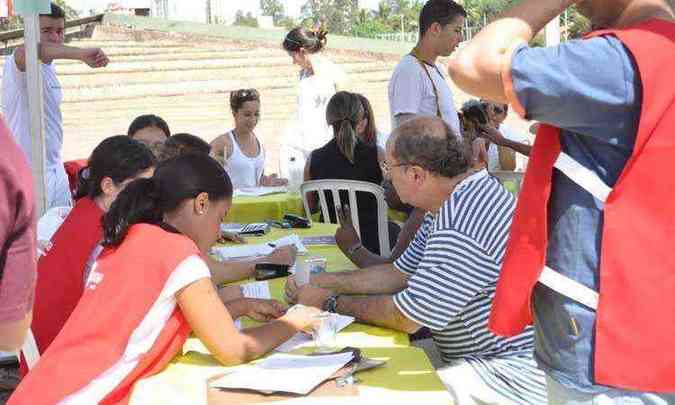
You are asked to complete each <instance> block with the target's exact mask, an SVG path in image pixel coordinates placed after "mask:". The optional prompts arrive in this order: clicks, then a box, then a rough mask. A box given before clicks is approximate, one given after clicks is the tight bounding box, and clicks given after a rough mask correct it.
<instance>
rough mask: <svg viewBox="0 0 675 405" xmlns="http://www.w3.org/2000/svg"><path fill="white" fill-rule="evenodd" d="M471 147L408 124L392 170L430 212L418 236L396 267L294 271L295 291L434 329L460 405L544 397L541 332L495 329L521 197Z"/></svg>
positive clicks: (439, 125) (376, 319) (359, 314)
mask: <svg viewBox="0 0 675 405" xmlns="http://www.w3.org/2000/svg"><path fill="white" fill-rule="evenodd" d="M465 151H466V149H465V147H464V146H463V145H462V144H461V141H459V140H458V138H457V137H456V136H455V135H454V134H453V133H452V131H451V130H450V128H449V127H448V125H447V124H445V123H444V122H443V121H442V120H440V119H438V118H428V117H425V118H422V117H420V118H416V119H413V120H411V121H408V122H406V123H404V124H403V125H402V126H401V127H399V128H398V129H397V130H396V131H395V132H394V133H393V134H392V136H391V138H390V139H389V141H388V142H387V151H386V152H387V153H386V164H385V168H384V169H385V170H384V172H385V175H388V176H390V177H391V180H392V182H393V184H394V187H395V188H396V190H397V191H398V193H399V195H400V196H401V199H402V200H403V201H404V202H406V203H409V204H411V205H413V206H415V207H417V208H421V209H424V210H425V211H427V216H426V218H425V221H424V223H423V224H422V226H421V227H420V229H419V231H418V232H417V235H416V237H415V239H414V240H413V241H412V243H411V244H410V246H409V247H408V249H407V250H406V252H405V253H404V254H403V255H402V256H401V257H400V258H399V259H398V260H396V262H395V263H394V264H386V265H381V266H375V267H371V268H367V269H363V270H356V271H351V272H344V273H324V274H320V275H316V276H313V277H312V279H311V282H310V284H309V285H305V286H303V287H301V288H298V287H297V285H296V284H295V282H294V280H293V279H292V278H291V279H290V280H289V282H288V283H287V285H286V295H287V297H288V299H289V301H297V302H300V303H302V304H305V305H313V306H318V307H321V308H323V309H325V310H328V311H333V312H338V313H341V314H347V315H352V316H355V317H356V318H357V319H358V320H359V321H361V322H364V323H370V324H374V325H378V326H383V327H387V328H392V329H397V330H401V331H404V332H408V333H414V332H415V331H417V330H418V329H419V328H421V327H423V326H426V327H428V328H429V329H431V332H432V337H433V340H434V342H435V344H436V346H437V348H438V350H439V352H440V354H441V357H442V359H443V362H444V364H443V366H442V367H440V368H439V369H438V374H439V376H440V377H441V379H442V380H443V382H444V384H445V385H446V387H447V388H448V390H449V391H450V392H451V394H453V396H454V398H455V402H456V403H457V404H460V405H462V404H477V403H481V404H484V403H487V404H543V403H546V389H545V383H544V374H543V373H542V372H540V371H539V370H537V368H536V365H535V363H534V361H533V358H532V351H533V346H534V342H533V340H534V339H533V334H532V330H531V329H528V330H526V331H525V332H524V333H522V334H521V335H518V336H515V337H512V338H501V337H498V336H496V335H494V334H492V333H491V332H490V331H489V330H488V329H487V321H488V316H489V312H490V306H491V303H492V299H493V296H494V291H495V287H496V283H497V279H498V277H499V271H500V267H501V263H502V259H503V257H504V251H505V247H506V241H507V238H508V234H509V227H510V225H511V217H512V215H513V210H514V207H515V200H514V197H513V196H512V195H511V194H510V193H509V192H508V191H506V190H505V189H504V188H503V187H502V186H501V184H500V183H499V182H498V181H497V180H496V179H495V178H493V177H491V176H489V175H488V173H487V171H485V170H480V171H474V170H472V169H471V168H470V165H469V159H468V157H467V153H466V152H465ZM355 294H360V295H363V294H365V295H366V296H365V297H363V296H360V297H356V296H354V295H355Z"/></svg>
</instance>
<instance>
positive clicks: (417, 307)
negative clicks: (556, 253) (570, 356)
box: [394, 170, 546, 404]
mask: <svg viewBox="0 0 675 405" xmlns="http://www.w3.org/2000/svg"><path fill="white" fill-rule="evenodd" d="M514 208H515V198H514V197H513V195H512V194H511V193H509V192H508V191H507V190H506V189H504V188H503V187H502V186H501V184H500V183H499V181H498V180H497V179H496V178H494V177H491V176H489V175H488V174H487V171H485V170H483V171H480V172H478V173H476V174H473V175H471V176H470V177H467V178H466V179H464V180H463V181H462V182H461V183H460V184H458V185H457V187H455V190H454V191H453V192H452V194H451V195H450V197H449V198H448V199H447V200H446V201H445V202H444V203H443V205H442V206H441V208H440V209H439V211H438V212H437V213H436V215H432V214H431V213H428V214H427V216H426V217H425V219H424V222H423V224H422V226H421V227H420V229H419V231H418V232H417V235H416V236H415V238H414V240H413V241H412V242H411V244H410V245H409V247H408V249H406V251H405V253H404V254H403V255H402V256H401V257H400V258H399V259H398V260H397V261H396V262H395V266H396V268H397V269H399V270H400V271H402V272H404V273H406V274H408V275H409V276H410V278H409V280H408V286H407V288H406V289H405V290H403V291H401V292H400V293H398V294H397V295H395V296H394V302H395V304H396V306H397V307H398V309H399V310H400V311H401V313H403V314H404V315H405V316H406V317H408V318H410V319H411V320H413V321H415V322H416V323H418V324H419V325H422V326H426V327H428V328H429V329H431V332H432V337H433V339H434V342H435V343H436V345H437V346H438V349H439V351H440V353H441V355H442V357H443V360H444V361H445V362H447V363H452V362H453V361H456V360H459V359H462V360H465V361H467V362H469V363H470V364H471V365H472V367H473V368H474V369H475V370H476V372H477V373H478V374H479V375H480V376H481V378H482V379H483V380H484V382H485V383H486V384H488V385H489V386H490V387H491V388H493V389H494V390H496V391H498V392H499V393H500V394H501V395H503V396H505V397H507V398H510V399H512V400H513V401H514V402H516V403H528V404H543V403H546V386H545V382H544V374H543V373H542V372H541V371H539V370H538V369H537V367H536V364H535V362H534V360H533V356H532V352H533V348H534V336H533V332H532V328H528V329H527V330H526V331H525V332H523V333H522V334H520V335H517V336H514V337H510V338H503V337H499V336H497V335H494V334H492V333H491V332H490V331H489V330H488V328H487V323H488V318H489V315H490V307H491V305H492V300H493V298H494V293H495V289H496V285H497V279H498V278H499V272H500V269H501V263H502V260H503V258H504V253H505V250H506V242H507V239H508V235H509V228H510V226H511V219H512V216H513V211H514Z"/></svg>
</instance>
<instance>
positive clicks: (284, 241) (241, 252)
mask: <svg viewBox="0 0 675 405" xmlns="http://www.w3.org/2000/svg"><path fill="white" fill-rule="evenodd" d="M289 245H295V248H296V249H298V254H305V253H307V248H306V247H305V245H303V244H302V242H301V241H300V237H299V236H298V235H296V234H292V235H288V236H284V237H283V238H280V239H277V240H274V241H271V242H269V243H259V244H255V245H249V244H246V245H238V246H219V247H214V248H211V253H212V254H214V255H216V256H217V257H218V258H219V259H220V260H231V259H238V258H242V257H257V256H266V255H268V254H270V253H272V252H273V251H274V249H276V248H278V247H282V246H289Z"/></svg>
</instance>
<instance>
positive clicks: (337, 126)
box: [326, 91, 365, 164]
mask: <svg viewBox="0 0 675 405" xmlns="http://www.w3.org/2000/svg"><path fill="white" fill-rule="evenodd" d="M364 114H365V110H364V108H363V104H362V103H361V99H360V98H359V96H358V95H357V94H354V93H349V92H347V91H339V92H337V93H335V95H333V97H331V99H330V101H329V102H328V105H327V106H326V122H327V123H328V125H331V126H332V127H333V136H334V137H335V141H336V142H337V146H338V149H340V152H341V153H342V154H343V155H344V156H345V157H346V158H347V160H349V161H350V162H351V163H352V164H354V163H355V157H354V153H355V150H356V144H357V143H358V141H359V136H358V134H357V133H356V126H357V125H358V123H359V122H360V121H361V120H362V119H363V118H364Z"/></svg>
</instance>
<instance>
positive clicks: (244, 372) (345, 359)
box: [211, 352, 353, 395]
mask: <svg viewBox="0 0 675 405" xmlns="http://www.w3.org/2000/svg"><path fill="white" fill-rule="evenodd" d="M352 358H353V354H352V353H351V352H347V353H339V354H332V355H323V356H299V355H292V354H281V353H278V354H273V355H272V356H270V357H268V358H267V359H265V360H264V361H263V362H262V363H260V364H256V365H250V366H244V367H241V368H238V369H236V370H233V371H232V372H231V373H229V374H227V375H224V376H223V377H221V378H219V379H217V380H216V381H214V382H212V383H211V387H215V388H231V389H250V390H256V391H263V392H291V393H295V394H302V395H307V394H309V393H310V392H311V391H312V390H313V389H314V388H315V387H316V386H317V385H319V384H321V383H322V382H323V381H325V380H327V379H328V378H330V377H331V376H332V375H333V374H335V372H337V371H338V370H339V369H341V368H342V367H344V365H345V364H347V363H349V361H351V359H352Z"/></svg>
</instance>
